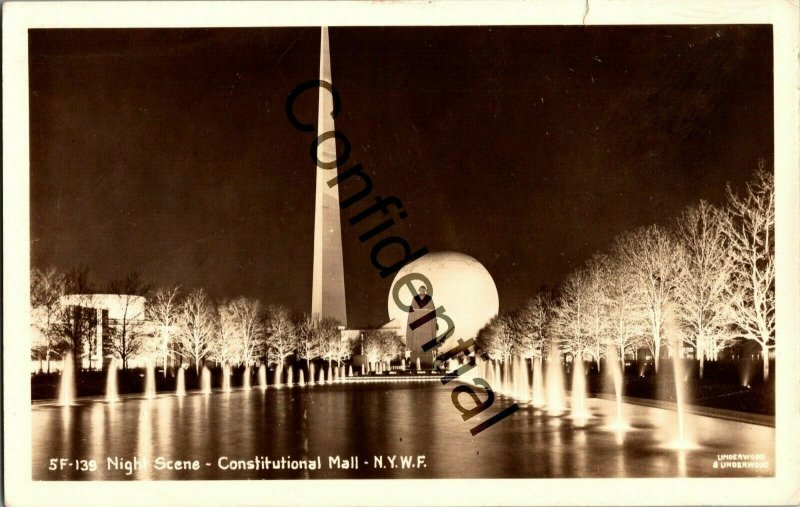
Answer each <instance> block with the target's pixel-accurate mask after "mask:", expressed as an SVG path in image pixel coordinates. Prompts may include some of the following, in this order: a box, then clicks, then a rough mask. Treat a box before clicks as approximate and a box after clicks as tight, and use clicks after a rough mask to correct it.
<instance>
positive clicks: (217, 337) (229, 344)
mask: <svg viewBox="0 0 800 507" xmlns="http://www.w3.org/2000/svg"><path fill="white" fill-rule="evenodd" d="M227 306H228V304H227V303H223V304H222V305H220V307H219V309H218V311H217V315H216V316H215V319H214V323H213V332H212V337H211V340H210V342H209V344H208V357H209V359H211V360H213V361H216V362H217V363H218V364H219V365H224V364H225V363H228V364H233V363H234V362H239V360H240V359H241V350H240V348H239V340H238V334H239V326H238V322H237V321H236V317H235V315H234V314H233V312H231V311H229V310H228V309H227Z"/></svg>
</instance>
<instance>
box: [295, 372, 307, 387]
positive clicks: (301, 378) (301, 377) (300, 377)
mask: <svg viewBox="0 0 800 507" xmlns="http://www.w3.org/2000/svg"><path fill="white" fill-rule="evenodd" d="M297 385H298V386H300V387H303V386H304V385H306V375H305V373H303V369H302V368H300V371H299V372H298V373H297Z"/></svg>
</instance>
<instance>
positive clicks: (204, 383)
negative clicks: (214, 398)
mask: <svg viewBox="0 0 800 507" xmlns="http://www.w3.org/2000/svg"><path fill="white" fill-rule="evenodd" d="M200 390H201V392H202V393H203V394H211V372H210V371H208V368H206V367H205V366H203V372H202V373H201V374H200Z"/></svg>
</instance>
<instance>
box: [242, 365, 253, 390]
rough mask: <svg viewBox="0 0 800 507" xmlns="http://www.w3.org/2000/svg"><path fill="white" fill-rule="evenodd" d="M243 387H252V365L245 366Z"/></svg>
mask: <svg viewBox="0 0 800 507" xmlns="http://www.w3.org/2000/svg"><path fill="white" fill-rule="evenodd" d="M242 387H243V388H245V389H250V388H251V386H250V365H249V364H248V365H247V366H245V367H244V373H243V374H242Z"/></svg>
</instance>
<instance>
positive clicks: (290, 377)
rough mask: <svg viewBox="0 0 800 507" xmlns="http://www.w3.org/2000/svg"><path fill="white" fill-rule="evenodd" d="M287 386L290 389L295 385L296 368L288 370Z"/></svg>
mask: <svg viewBox="0 0 800 507" xmlns="http://www.w3.org/2000/svg"><path fill="white" fill-rule="evenodd" d="M286 385H287V386H289V387H292V386H293V385H294V368H292V367H289V368H287V369H286Z"/></svg>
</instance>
